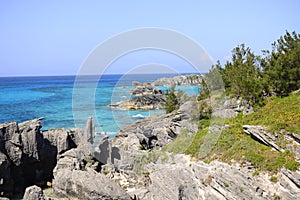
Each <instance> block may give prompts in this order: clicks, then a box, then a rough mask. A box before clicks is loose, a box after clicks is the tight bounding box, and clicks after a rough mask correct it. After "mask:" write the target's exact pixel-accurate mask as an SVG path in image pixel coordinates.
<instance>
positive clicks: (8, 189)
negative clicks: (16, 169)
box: [0, 152, 13, 197]
mask: <svg viewBox="0 0 300 200" xmlns="http://www.w3.org/2000/svg"><path fill="white" fill-rule="evenodd" d="M12 191H13V179H12V177H11V169H10V163H9V161H8V159H7V157H6V155H5V154H3V153H1V152H0V197H1V196H11V193H12Z"/></svg>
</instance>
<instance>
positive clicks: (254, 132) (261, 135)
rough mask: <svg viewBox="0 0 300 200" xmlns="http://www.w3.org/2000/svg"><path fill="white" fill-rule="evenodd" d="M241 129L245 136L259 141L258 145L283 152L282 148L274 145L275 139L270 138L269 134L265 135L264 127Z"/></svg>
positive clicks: (244, 127) (248, 126) (246, 126)
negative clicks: (261, 144)
mask: <svg viewBox="0 0 300 200" xmlns="http://www.w3.org/2000/svg"><path fill="white" fill-rule="evenodd" d="M243 129H244V132H245V133H246V134H248V135H250V136H251V137H252V138H254V139H255V140H257V141H259V142H260V143H263V144H265V145H267V146H270V147H272V148H274V149H276V150H277V151H280V152H283V151H284V149H283V148H281V147H280V146H278V145H277V144H276V139H275V137H274V136H272V135H271V134H270V133H267V132H266V130H265V128H264V127H262V126H250V125H244V126H243Z"/></svg>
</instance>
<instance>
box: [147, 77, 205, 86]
mask: <svg viewBox="0 0 300 200" xmlns="http://www.w3.org/2000/svg"><path fill="white" fill-rule="evenodd" d="M201 83H202V76H201V75H196V74H190V75H184V76H175V77H172V78H160V79H158V80H156V81H154V82H153V83H152V86H172V85H182V86H193V85H201Z"/></svg>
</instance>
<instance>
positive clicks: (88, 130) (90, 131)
mask: <svg viewBox="0 0 300 200" xmlns="http://www.w3.org/2000/svg"><path fill="white" fill-rule="evenodd" d="M94 132H95V127H94V123H93V118H92V117H89V118H88V120H87V122H86V127H85V131H84V135H85V136H86V137H87V138H86V141H87V142H89V143H91V144H93V143H94V142H93V139H94V135H95V134H94Z"/></svg>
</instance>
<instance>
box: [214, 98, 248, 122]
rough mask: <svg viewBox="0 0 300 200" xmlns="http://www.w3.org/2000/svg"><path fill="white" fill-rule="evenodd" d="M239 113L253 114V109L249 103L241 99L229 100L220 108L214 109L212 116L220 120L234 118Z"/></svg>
mask: <svg viewBox="0 0 300 200" xmlns="http://www.w3.org/2000/svg"><path fill="white" fill-rule="evenodd" d="M240 112H242V113H243V114H251V113H253V107H252V106H251V104H250V102H248V101H246V100H243V99H241V98H231V99H227V100H225V101H224V103H223V104H221V106H219V107H214V111H213V113H212V115H213V116H215V117H221V118H234V117H236V116H237V115H238V113H240Z"/></svg>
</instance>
